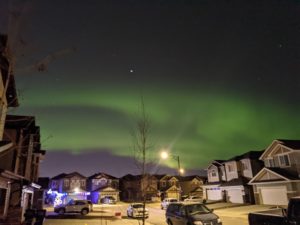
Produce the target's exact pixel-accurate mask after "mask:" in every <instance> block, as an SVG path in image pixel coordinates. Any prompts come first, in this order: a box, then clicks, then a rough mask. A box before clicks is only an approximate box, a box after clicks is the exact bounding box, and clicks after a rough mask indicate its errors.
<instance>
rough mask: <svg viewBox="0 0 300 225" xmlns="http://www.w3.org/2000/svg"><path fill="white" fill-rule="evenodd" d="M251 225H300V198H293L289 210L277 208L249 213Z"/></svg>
mask: <svg viewBox="0 0 300 225" xmlns="http://www.w3.org/2000/svg"><path fill="white" fill-rule="evenodd" d="M248 221H249V225H271V224H272V225H277V224H280V225H299V224H300V197H294V198H291V199H290V201H289V204H288V208H287V209H284V208H276V209H271V210H267V211H262V212H254V213H249V215H248Z"/></svg>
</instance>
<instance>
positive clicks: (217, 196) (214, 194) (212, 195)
mask: <svg viewBox="0 0 300 225" xmlns="http://www.w3.org/2000/svg"><path fill="white" fill-rule="evenodd" d="M207 199H208V200H221V199H222V192H221V190H207Z"/></svg>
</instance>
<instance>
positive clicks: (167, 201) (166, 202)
mask: <svg viewBox="0 0 300 225" xmlns="http://www.w3.org/2000/svg"><path fill="white" fill-rule="evenodd" d="M171 202H178V200H177V199H176V198H165V199H164V200H163V201H162V202H161V203H160V207H161V209H167V208H168V205H169V204H170V203H171Z"/></svg>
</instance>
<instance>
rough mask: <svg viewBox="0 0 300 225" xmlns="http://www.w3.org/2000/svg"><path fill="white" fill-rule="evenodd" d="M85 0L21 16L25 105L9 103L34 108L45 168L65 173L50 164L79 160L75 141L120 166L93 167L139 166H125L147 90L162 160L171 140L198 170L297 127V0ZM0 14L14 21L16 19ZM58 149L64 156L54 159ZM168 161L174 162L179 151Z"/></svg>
mask: <svg viewBox="0 0 300 225" xmlns="http://www.w3.org/2000/svg"><path fill="white" fill-rule="evenodd" d="M5 2H6V3H5ZM8 2H13V3H14V4H20V1H3V2H2V3H1V4H2V5H1V4H0V6H2V7H0V11H1V12H2V13H1V15H5V13H3V12H4V11H5V10H4V8H5V7H6V9H11V7H12V6H11V5H10V4H8ZM87 2H88V3H87ZM87 2H86V1H79V0H76V1H43V2H38V1H28V2H27V4H28V5H29V6H30V7H29V8H30V10H29V12H26V13H27V14H25V13H24V14H25V15H24V16H25V17H26V20H22V22H23V21H25V22H26V24H25V25H26V26H25V25H24V26H22V29H23V30H21V31H22V32H24V33H23V34H24V35H22V38H23V39H24V40H26V43H27V44H26V46H24V49H22V50H23V51H24V55H23V56H22V57H19V58H18V61H17V62H18V63H17V65H16V67H17V69H16V71H18V69H19V74H17V72H16V84H17V89H19V98H20V103H21V105H20V107H19V108H18V109H13V110H11V112H10V113H16V114H26V115H34V116H36V119H37V123H38V124H39V125H40V126H41V133H42V140H43V139H44V140H45V141H44V143H42V145H43V146H44V149H45V150H47V156H49V157H48V159H49V160H51V161H47V156H46V159H45V162H44V167H43V166H42V175H50V176H52V175H56V174H55V173H58V168H55V169H56V170H55V169H52V168H51V166H52V167H55V165H56V163H57V162H58V161H64V162H65V163H66V165H64V167H63V168H70V170H71V171H73V170H75V169H76V168H78V165H74V161H72V160H68V159H67V158H68V157H70V156H67V153H66V152H69V153H72V154H73V156H74V157H75V158H76V156H77V157H78V158H79V159H80V158H82V159H85V160H84V161H85V163H86V165H87V164H88V161H93V162H95V155H97V154H98V155H101V152H103V157H110V159H111V160H112V162H114V161H113V158H114V157H115V159H116V161H115V162H118V168H117V169H116V170H115V171H114V170H113V169H112V168H110V167H109V165H105V166H104V164H102V165H103V167H101V163H100V165H95V169H94V171H93V172H97V171H104V172H106V171H107V172H110V173H112V175H118V176H120V175H124V174H126V173H129V172H132V170H133V169H128V171H126V166H128V165H129V164H128V160H129V159H130V157H132V155H133V150H132V137H131V131H132V129H134V126H135V123H136V120H137V116H138V111H139V103H140V98H141V95H143V97H144V100H145V107H146V112H147V114H148V116H149V118H150V120H151V128H152V129H151V136H150V142H151V144H152V146H153V147H152V149H151V157H152V159H153V160H154V161H156V162H158V161H160V160H157V159H156V157H158V153H159V150H160V149H161V148H165V147H170V149H171V151H172V153H173V154H176V155H179V156H180V159H181V163H182V166H183V167H184V168H186V169H191V170H199V169H201V168H205V167H206V166H207V164H208V162H210V161H211V160H213V159H227V158H230V157H233V156H235V155H237V154H241V153H244V152H246V151H249V150H262V149H264V148H266V147H267V146H268V145H269V144H270V143H271V142H272V140H273V139H276V138H279V139H299V135H300V117H299V114H300V106H299V101H300V93H299V90H300V76H299V71H300V29H299V27H300V20H299V15H300V4H299V3H297V2H296V1H261V2H260V3H259V4H256V3H255V2H252V3H250V2H248V3H247V4H246V3H240V2H239V1H236V2H235V3H234V2H232V3H227V1H223V2H222V3H212V2H211V1H144V0H128V1H127V0H126V1H121V0H120V1H92V0H90V1H87ZM5 12H6V11H5ZM6 15H7V16H9V14H8V13H6ZM2 21H3V22H2V23H0V29H2V30H1V32H5V30H6V29H7V27H6V25H5V21H8V20H2ZM70 47H75V48H76V51H75V52H72V53H70V54H68V55H64V56H61V57H60V56H58V57H57V58H55V59H53V61H51V62H50V63H49V65H47V66H48V67H47V70H46V71H43V72H39V71H35V70H32V71H25V70H22V68H26V65H31V64H32V63H34V62H36V61H37V60H38V59H40V58H43V57H44V56H45V55H47V54H49V53H52V52H56V51H58V50H60V49H65V48H70ZM16 51H17V50H16ZM50 136H51V138H48V137H50ZM59 152H61V157H65V158H66V159H65V158H63V159H60V160H55V157H59V154H58V153H59ZM54 155H55V157H53V156H54ZM89 155H90V157H91V159H90V160H89ZM108 155H109V156H108ZM78 158H77V160H78ZM122 158H123V159H124V167H125V168H122V167H121V166H120V164H122ZM125 161H126V163H125ZM72 162H73V164H72ZM68 163H69V164H68ZM95 164H96V163H95ZM159 165H167V166H170V167H172V168H176V162H174V161H172V160H168V161H166V162H161V161H160V162H159ZM90 170H93V169H92V168H91V169H90ZM61 172H69V171H61ZM79 172H80V171H79ZM91 173H92V172H91Z"/></svg>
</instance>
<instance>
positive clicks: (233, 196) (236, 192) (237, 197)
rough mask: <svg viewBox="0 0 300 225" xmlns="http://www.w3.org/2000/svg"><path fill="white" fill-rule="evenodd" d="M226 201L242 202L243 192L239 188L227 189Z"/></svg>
mask: <svg viewBox="0 0 300 225" xmlns="http://www.w3.org/2000/svg"><path fill="white" fill-rule="evenodd" d="M227 197H228V201H229V202H232V203H244V198H243V193H242V190H241V189H231V190H227Z"/></svg>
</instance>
